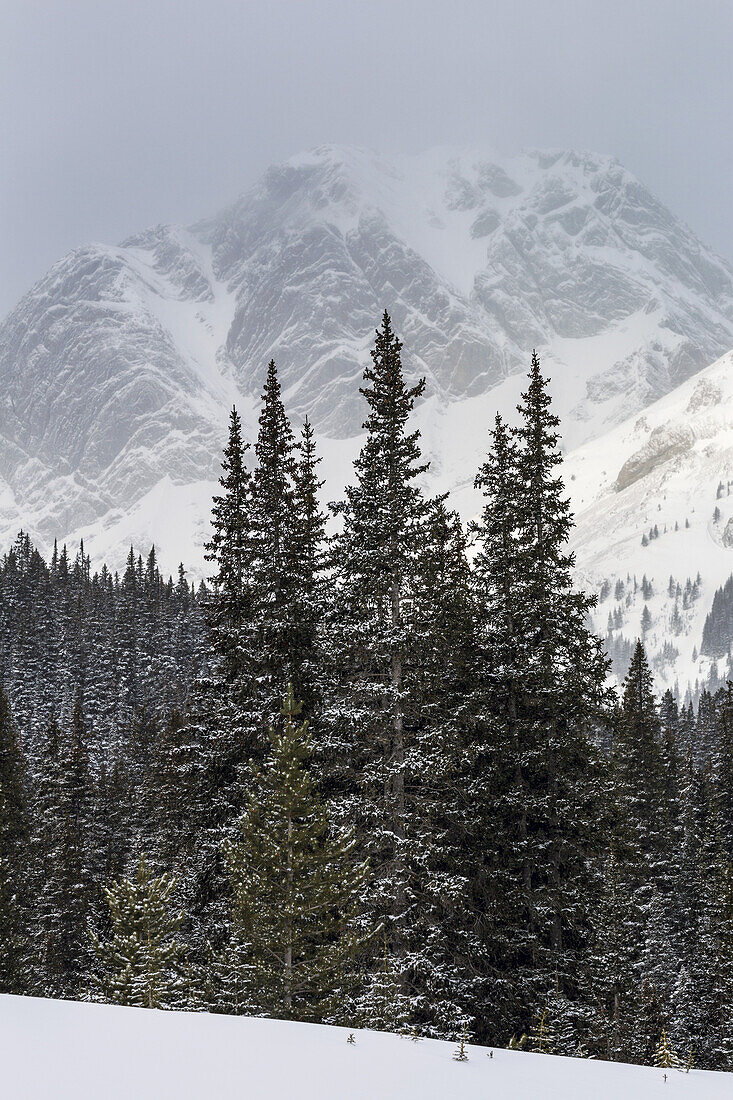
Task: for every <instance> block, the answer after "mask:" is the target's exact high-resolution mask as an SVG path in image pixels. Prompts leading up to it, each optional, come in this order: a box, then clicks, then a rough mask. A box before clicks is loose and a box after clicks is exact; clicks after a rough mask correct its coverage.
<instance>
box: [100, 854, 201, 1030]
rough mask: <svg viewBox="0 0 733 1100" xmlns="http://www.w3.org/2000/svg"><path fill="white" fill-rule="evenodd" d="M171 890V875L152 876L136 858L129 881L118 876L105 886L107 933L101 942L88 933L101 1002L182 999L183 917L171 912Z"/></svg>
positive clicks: (177, 1002)
mask: <svg viewBox="0 0 733 1100" xmlns="http://www.w3.org/2000/svg"><path fill="white" fill-rule="evenodd" d="M173 889H174V881H173V879H172V878H171V877H170V876H168V875H162V876H161V877H160V878H154V877H153V876H152V875H151V873H150V869H149V868H148V866H147V864H146V862H145V858H144V857H141V858H140V860H139V862H138V865H137V870H136V874H135V877H134V879H129V878H123V879H121V880H120V881H119V882H118V883H116V884H115V885H114V886H111V887H110V888H109V889H106V890H105V896H106V898H107V902H108V904H109V909H110V914H111V919H112V936H111V938H110V939H109V940H107V941H104V942H103V941H101V940H100V939H99V938H98V937H97V936H93V937H92V942H93V946H94V950H95V953H96V955H97V959H98V962H99V965H100V968H101V979H100V983H99V984H100V992H101V993H102V994H103V997H104V999H105V1000H107V1001H110V1002H112V1003H113V1004H121V1005H132V1006H136V1007H138V1008H178V1007H182V1005H183V1004H184V1003H185V994H186V981H185V977H184V975H183V973H182V962H181V960H182V952H183V948H182V945H181V944H180V943H179V942H178V940H177V939H176V933H177V932H178V929H179V927H180V925H181V922H182V920H183V915H182V914H177V915H173V914H171V912H170V901H171V895H172V893H173Z"/></svg>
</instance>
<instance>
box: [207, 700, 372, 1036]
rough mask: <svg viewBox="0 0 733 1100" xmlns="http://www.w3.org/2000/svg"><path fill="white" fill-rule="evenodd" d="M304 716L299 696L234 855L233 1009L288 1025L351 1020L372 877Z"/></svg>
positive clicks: (274, 741)
mask: <svg viewBox="0 0 733 1100" xmlns="http://www.w3.org/2000/svg"><path fill="white" fill-rule="evenodd" d="M299 709H300V708H299V706H297V705H296V703H295V700H294V697H293V693H292V688H290V689H289V690H288V694H287V696H286V698H285V702H284V705H283V709H282V715H283V718H284V722H283V723H282V724H281V725H280V726H279V727H278V728H273V729H271V731H270V739H271V756H270V759H269V761H268V762H267V765H266V766H265V767H264V768H263V769H262V770H260V771H258V772H257V773H256V774H255V776H254V777H253V785H252V789H251V791H250V794H249V798H248V803H249V804H248V808H247V810H246V812H245V815H244V817H243V819H242V821H241V824H240V829H239V835H238V838H237V840H236V841H235V842H234V843H233V844H230V845H229V846H228V847H227V863H228V867H229V874H230V877H231V884H232V895H233V913H232V924H233V933H234V934H233V937H232V941H231V943H230V945H229V950H228V952H227V955H226V959H225V967H224V969H225V972H226V974H227V975H228V979H229V980H228V985H229V990H228V998H229V1001H228V1003H229V1007H230V1008H234V1009H238V1010H240V1011H241V1010H242V1008H244V1009H245V1010H248V1011H254V1012H257V1013H264V1014H266V1015H272V1016H277V1017H281V1018H283V1017H284V1018H288V1019H300V1020H306V1019H311V1020H332V1019H334V1018H336V1017H339V1016H340V1018H342V1019H343V1017H344V1015H345V1013H344V1004H345V1002H346V1001H347V1000H348V997H349V985H350V981H351V971H352V970H353V962H352V961H351V956H352V955H353V952H354V948H355V946H356V941H355V939H354V928H353V924H354V916H355V901H356V897H357V895H358V892H359V890H360V889H361V887H362V886H363V884H364V882H365V881H366V879H365V875H366V869H365V866H364V865H363V864H357V863H356V862H355V861H354V857H353V848H354V837H353V833H348V832H345V831H338V830H334V829H332V827H331V825H330V823H329V820H328V817H327V814H326V811H325V809H324V807H323V805H322V803H321V800H320V797H319V795H318V792H317V791H316V789H315V786H314V783H313V780H312V779H311V777H310V775H309V774H308V770H307V765H308V762H309V760H310V757H311V753H312V748H311V742H310V736H309V734H308V724H307V722H303V723H301V724H298V722H297V721H296V719H297V714H298V712H299Z"/></svg>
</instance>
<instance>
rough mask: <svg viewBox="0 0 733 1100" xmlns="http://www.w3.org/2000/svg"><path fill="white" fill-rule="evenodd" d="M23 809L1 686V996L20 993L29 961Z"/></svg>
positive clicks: (21, 779) (17, 757) (18, 756)
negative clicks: (2, 994)
mask: <svg viewBox="0 0 733 1100" xmlns="http://www.w3.org/2000/svg"><path fill="white" fill-rule="evenodd" d="M28 834H29V822H28V807H27V802H26V790H25V763H24V759H23V754H22V751H21V747H20V743H19V741H18V734H17V730H16V728H15V724H14V722H13V717H12V714H11V711H10V703H9V702H8V698H7V695H6V694H5V692H4V691H3V690H2V688H0V993H23V992H25V990H26V988H27V968H28V963H29V958H28V951H29V948H30V944H29V931H30V930H29V927H28V920H29V913H28V900H29V899H28V890H29V885H30V884H29V881H28V877H29V870H30V868H29V863H28Z"/></svg>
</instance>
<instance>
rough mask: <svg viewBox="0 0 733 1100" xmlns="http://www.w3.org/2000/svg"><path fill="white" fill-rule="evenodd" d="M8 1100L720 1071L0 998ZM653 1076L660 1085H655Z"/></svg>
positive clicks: (586, 1085)
mask: <svg viewBox="0 0 733 1100" xmlns="http://www.w3.org/2000/svg"><path fill="white" fill-rule="evenodd" d="M0 1035H1V1036H2V1066H0V1093H1V1094H2V1095H3V1096H5V1097H8V1100H10V1098H11V1097H12V1100H122V1098H124V1100H133V1098H134V1100H148V1098H150V1100H152V1098H155V1100H168V1098H170V1100H174V1098H175V1100H194V1098H196V1100H200V1098H202V1097H206V1098H210V1100H218V1098H222V1100H229V1098H230V1097H231V1098H235V1097H236V1098H242V1100H392V1098H394V1100H591V1098H593V1100H618V1098H623V1100H655V1098H657V1097H659V1098H660V1100H682V1098H684V1100H717V1098H721V1100H722V1098H724V1097H725V1098H726V1100H729V1098H730V1097H731V1096H733V1075H730V1074H723V1073H706V1072H703V1071H699V1070H692V1071H691V1072H690V1073H681V1072H679V1071H676V1070H666V1071H664V1070H658V1069H645V1068H641V1067H638V1066H627V1065H615V1064H610V1063H602V1062H591V1061H580V1060H577V1059H571V1058H555V1057H552V1056H549V1055H539V1054H520V1053H517V1052H514V1051H507V1050H494V1051H493V1057H489V1053H490V1052H489V1051H488V1050H486V1049H484V1048H482V1047H469V1048H468V1061H467V1062H457V1061H454V1059H453V1053H454V1050H455V1046H454V1044H451V1043H440V1042H434V1041H429V1040H422V1041H420V1042H413V1041H412V1040H410V1039H408V1038H402V1037H400V1036H396V1035H384V1034H378V1033H375V1032H366V1031H357V1032H354V1036H355V1039H356V1042H355V1043H354V1044H353V1045H351V1044H349V1043H348V1042H347V1038H348V1035H349V1032H348V1030H347V1029H345V1028H338V1027H318V1026H315V1025H310V1024H295V1023H286V1022H282V1021H279V1020H254V1019H246V1018H243V1017H228V1016H210V1015H206V1014H199V1013H182V1012H150V1011H147V1010H145V1009H134V1008H115V1007H111V1006H109V1005H91V1004H76V1003H74V1002H71V1001H44V1000H36V999H34V998H30V997H28V998H24V997H9V996H0ZM665 1074H666V1080H665Z"/></svg>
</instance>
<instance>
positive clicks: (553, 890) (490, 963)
mask: <svg viewBox="0 0 733 1100" xmlns="http://www.w3.org/2000/svg"><path fill="white" fill-rule="evenodd" d="M519 414H520V424H519V427H518V428H517V429H515V430H514V431H510V430H508V429H506V428H505V426H504V425H503V423H502V422H501V421H500V420H497V423H496V425H495V430H494V435H493V439H492V442H493V448H492V454H491V455H490V456H489V460H488V462H487V463H486V464H485V465H484V467H482V470H481V471H480V472H479V478H478V484H479V485H480V486H481V487H483V489H484V493H485V495H486V506H485V509H484V513H483V515H482V519H481V522H480V523H479V525H478V530H477V532H476V533H477V535H478V538H479V540H480V542H481V543H482V544H483V547H485V550H484V552H483V553H481V552H480V553H479V556H478V558H477V561H476V570H475V575H476V593H477V604H478V607H477V616H478V618H479V621H481V622H482V623H484V624H486V625H485V627H484V629H483V636H480V638H479V647H480V648H479V652H480V654H481V659H482V666H483V667H482V669H481V670H480V678H479V688H478V692H477V704H476V705H477V713H478V716H479V720H480V725H479V731H478V732H479V738H480V743H481V739H483V742H484V744H486V745H487V749H486V750H485V751H486V755H487V757H488V758H489V759H490V760H491V769H492V772H493V777H494V780H493V781H494V791H492V796H491V797H489V799H484V802H483V807H484V809H483V813H484V815H485V816H484V823H483V826H482V828H483V835H484V836H486V837H487V838H488V839H489V843H488V844H487V845H486V847H485V850H484V854H483V862H484V872H483V875H484V880H485V883H486V885H485V887H484V889H485V890H486V892H487V902H488V907H487V908H488V912H487V916H488V917H489V919H488V920H486V919H485V920H484V922H483V924H484V929H483V935H484V942H485V944H486V967H487V979H488V988H487V994H486V996H487V998H489V999H491V1000H494V1001H497V1002H498V1005H499V1011H498V1013H497V1020H498V1022H499V1026H500V1027H502V1029H506V1030H505V1033H504V1035H505V1037H506V1036H507V1035H510V1034H512V1032H514V1033H521V1032H523V1031H526V1029H527V1023H528V1018H527V1013H528V1012H531V1011H532V1008H533V1006H537V1008H539V1006H540V1005H541V1004H542V999H543V998H544V995H545V991H546V990H547V989H548V988H550V987H551V984H552V982H553V980H554V975H555V974H557V975H558V981H559V989H560V991H561V992H562V993H563V994H564V995H565V996H567V997H569V998H570V1000H571V1001H575V1000H578V999H580V1001H582V1002H583V1003H584V1004H586V1005H587V1004H588V1003H589V1001H590V992H589V990H588V988H587V980H586V979H585V978H584V975H586V974H587V963H588V962H589V960H588V957H587V955H588V950H589V943H590V938H591V930H590V925H591V913H592V911H593V909H594V904H595V897H596V896H597V892H598V889H599V874H598V867H599V859H600V852H601V845H602V842H603V836H602V830H599V828H598V821H599V820H602V819H603V815H602V787H601V782H600V775H601V769H600V758H599V755H598V751H597V749H596V748H595V745H594V737H595V736H596V735H597V729H598V726H599V723H600V721H601V719H602V716H603V709H604V705H605V700H606V692H605V687H604V684H605V677H606V662H605V659H604V657H603V654H602V650H601V645H600V642H599V640H598V639H597V638H595V637H594V636H593V635H592V633H591V632H590V630H589V629H588V625H587V616H588V611H589V609H590V608H591V607H592V606H593V604H594V602H595V601H594V599H593V598H592V597H588V596H586V595H584V594H583V593H582V592H578V591H577V590H576V589H575V587H574V583H573V564H574V563H573V556H572V554H570V553H569V552H568V549H567V540H568V536H569V534H570V531H571V528H572V517H571V514H570V509H569V504H568V501H567V498H566V494H565V491H564V486H563V483H562V479H561V477H560V476H559V475H558V473H557V467H558V465H559V463H560V461H561V455H560V450H559V437H558V432H557V428H558V420H557V417H556V416H555V415H554V414H553V413H552V412H551V411H550V397H549V394H548V393H547V380H546V379H545V378H544V377H543V376H542V373H541V371H540V364H539V360H538V358H537V356H536V354H533V356H532V364H531V368H530V372H529V384H528V387H527V390H526V392H525V393H524V394H523V395H522V401H521V403H520V405H519ZM494 792H495V794H494ZM492 878H493V879H495V881H494V882H493V884H492ZM584 983H585V985H586V988H583V985H584ZM487 1038H488V1037H487ZM497 1039H498V1036H497Z"/></svg>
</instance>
